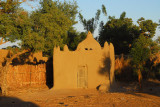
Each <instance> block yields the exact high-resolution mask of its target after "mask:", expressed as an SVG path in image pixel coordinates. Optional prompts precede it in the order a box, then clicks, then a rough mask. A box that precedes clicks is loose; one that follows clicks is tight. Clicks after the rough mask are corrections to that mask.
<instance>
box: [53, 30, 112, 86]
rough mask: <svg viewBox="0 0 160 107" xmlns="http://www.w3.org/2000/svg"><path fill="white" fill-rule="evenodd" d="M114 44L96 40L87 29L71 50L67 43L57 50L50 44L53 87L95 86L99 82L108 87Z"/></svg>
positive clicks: (110, 80)
mask: <svg viewBox="0 0 160 107" xmlns="http://www.w3.org/2000/svg"><path fill="white" fill-rule="evenodd" d="M114 64H115V57H114V47H113V45H112V43H110V45H108V43H107V42H105V44H104V47H103V48H102V47H101V46H100V44H99V43H98V42H97V41H96V40H95V39H94V38H93V36H92V34H91V33H90V32H88V35H87V37H86V39H85V40H83V41H82V42H81V43H80V44H79V45H78V47H77V49H76V50H75V51H69V49H68V47H67V45H65V46H64V50H63V51H60V48H59V47H55V48H54V54H53V69H54V71H53V82H54V89H76V88H96V87H98V86H100V85H102V84H106V85H107V86H108V87H110V86H111V85H112V84H113V82H114Z"/></svg>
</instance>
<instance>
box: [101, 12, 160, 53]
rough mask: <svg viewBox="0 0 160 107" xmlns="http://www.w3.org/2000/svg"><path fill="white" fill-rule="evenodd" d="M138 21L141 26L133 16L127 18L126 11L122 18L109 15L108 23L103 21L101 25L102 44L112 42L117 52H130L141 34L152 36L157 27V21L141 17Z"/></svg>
mask: <svg viewBox="0 0 160 107" xmlns="http://www.w3.org/2000/svg"><path fill="white" fill-rule="evenodd" d="M137 23H138V24H139V26H137V25H135V24H134V23H133V21H132V18H127V17H126V13H125V12H123V13H122V14H121V15H120V18H115V17H114V16H113V17H111V16H109V20H108V21H107V22H106V24H105V25H103V23H102V24H101V26H100V31H99V39H98V40H99V42H100V44H101V45H102V46H103V44H104V42H105V41H108V42H112V43H113V45H114V47H115V53H116V54H122V53H123V54H129V52H130V49H131V46H132V44H133V41H134V40H135V39H137V38H138V37H139V35H140V34H143V35H145V36H148V37H149V38H152V37H153V36H154V35H155V30H156V28H157V23H154V22H153V21H152V20H145V19H144V18H140V19H138V21H137Z"/></svg>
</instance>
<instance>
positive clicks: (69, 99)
mask: <svg viewBox="0 0 160 107" xmlns="http://www.w3.org/2000/svg"><path fill="white" fill-rule="evenodd" d="M124 87H125V85H124V86H123V87H121V88H120V87H117V88H116V91H114V92H110V93H104V92H100V91H97V90H95V89H76V90H73V89H72V90H54V89H48V88H43V89H24V90H19V91H18V90H17V91H13V92H10V96H7V97H4V96H3V97H0V107H8V106H9V107H38V106H40V107H65V106H67V107H160V87H159V84H158V86H156V87H153V86H152V87H149V88H147V87H146V88H145V90H144V91H143V92H141V93H138V92H135V91H134V92H133V87H131V86H129V87H130V88H131V89H129V87H126V88H125V89H127V90H128V91H126V90H124ZM117 90H118V91H117ZM147 90H148V91H147Z"/></svg>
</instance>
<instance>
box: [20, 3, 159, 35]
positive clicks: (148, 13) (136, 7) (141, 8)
mask: <svg viewBox="0 0 160 107" xmlns="http://www.w3.org/2000/svg"><path fill="white" fill-rule="evenodd" d="M60 1H64V0H60ZM66 1H73V0H66ZM75 1H77V4H78V6H79V8H78V10H79V11H80V12H81V13H82V15H83V16H84V18H86V19H90V18H92V17H94V16H95V13H96V11H97V9H101V6H102V4H104V5H105V6H106V10H107V14H108V15H110V16H115V17H116V18H119V16H120V14H121V13H122V12H124V11H125V12H126V17H129V18H132V19H133V21H134V23H135V24H136V21H137V19H139V18H140V17H144V18H145V19H151V20H153V21H154V22H157V23H158V22H159V20H160V0H75ZM38 2H39V0H34V2H27V3H23V4H22V5H21V7H23V8H24V9H26V10H28V11H32V10H35V9H36V8H38V7H39V6H40V5H39V4H38ZM31 6H33V7H34V8H33V9H32V8H31ZM76 20H77V21H79V19H78V17H77V19H76ZM101 20H103V21H104V22H106V18H105V17H104V16H103V15H101V18H100V21H101ZM75 27H76V29H77V31H84V30H83V26H82V24H81V23H78V24H76V25H75ZM96 36H98V28H97V29H96V31H95V33H94V37H96ZM158 36H160V29H157V31H156V36H155V38H157V37H158Z"/></svg>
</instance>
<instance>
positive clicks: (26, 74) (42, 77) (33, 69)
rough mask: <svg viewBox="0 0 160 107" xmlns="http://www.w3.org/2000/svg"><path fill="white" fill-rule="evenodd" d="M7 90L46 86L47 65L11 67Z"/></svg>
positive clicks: (8, 73)
mask: <svg viewBox="0 0 160 107" xmlns="http://www.w3.org/2000/svg"><path fill="white" fill-rule="evenodd" d="M6 84H7V88H9V89H14V88H21V87H24V86H42V85H46V64H39V65H18V66H12V65H10V66H9V67H8V68H7V73H6Z"/></svg>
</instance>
